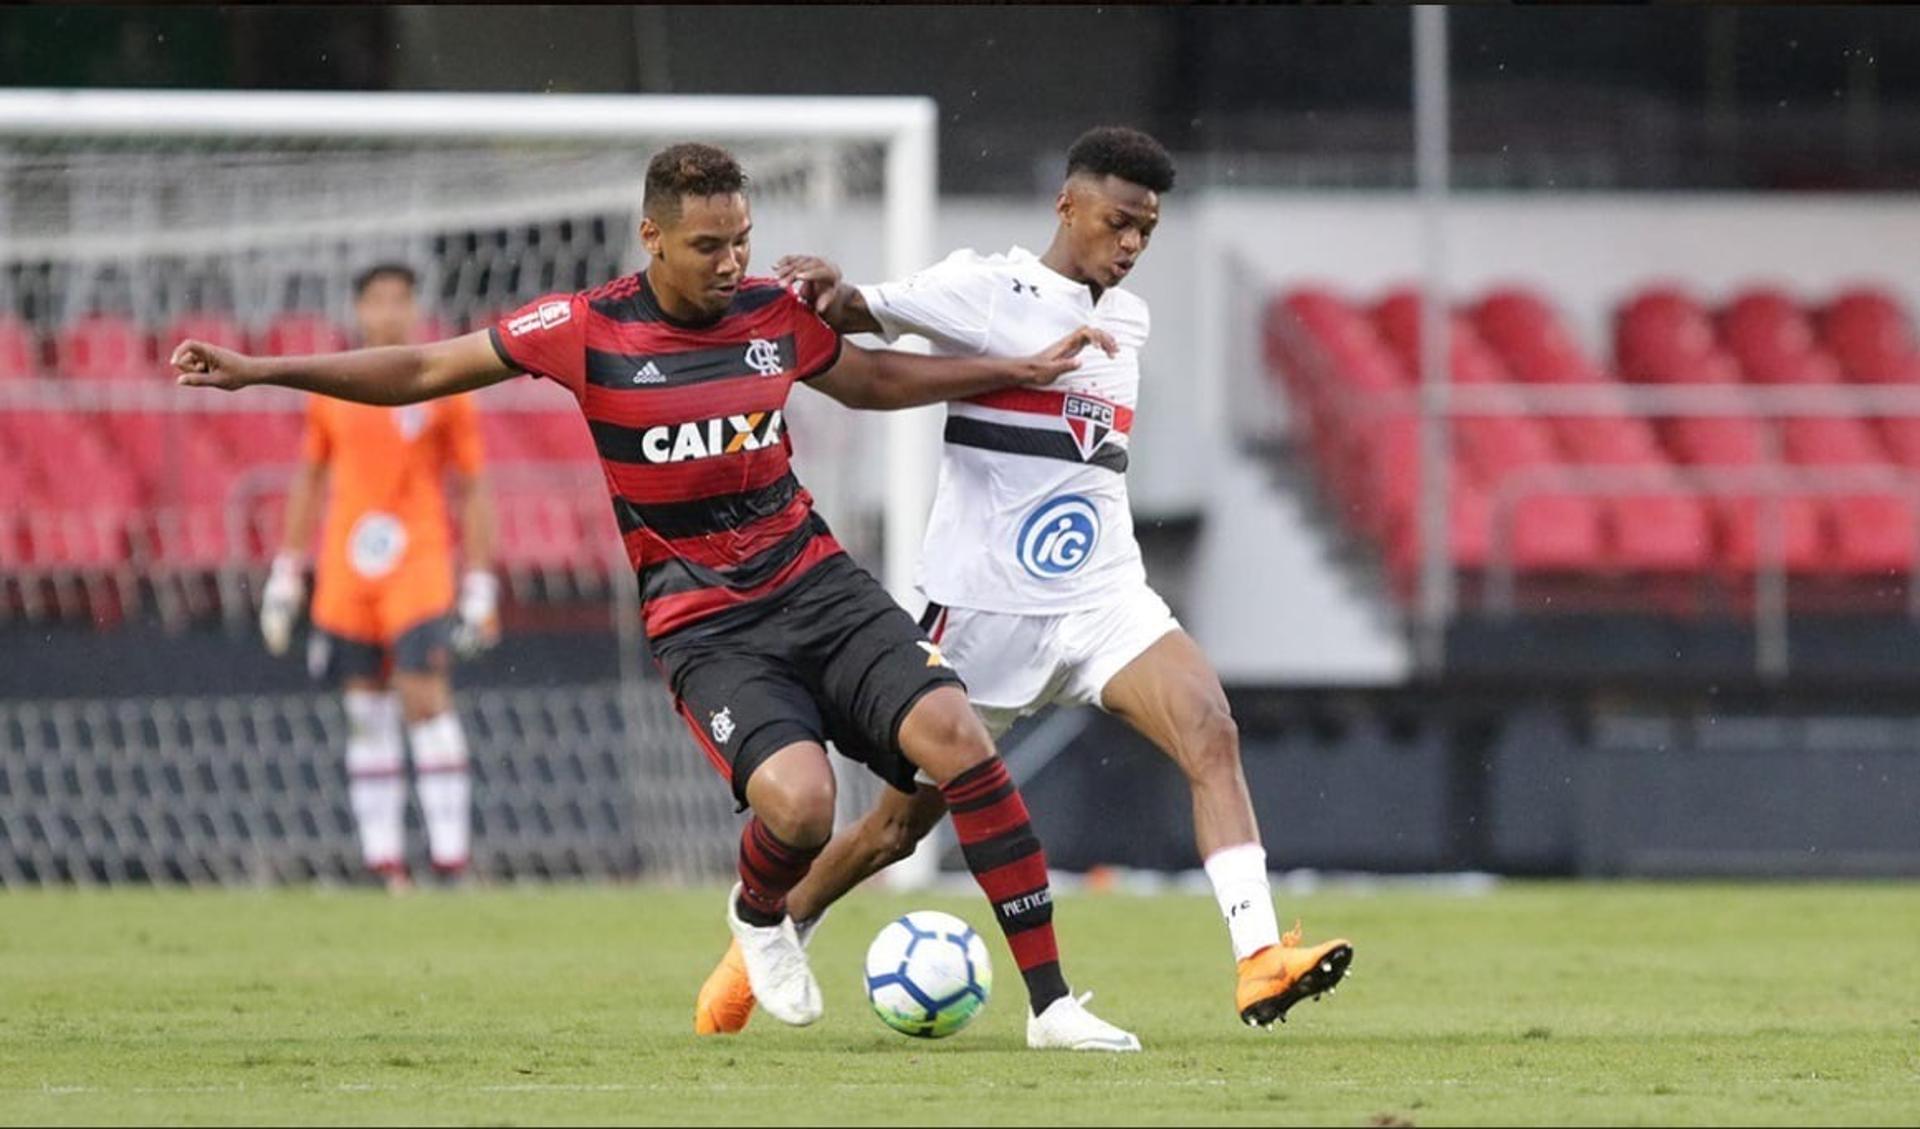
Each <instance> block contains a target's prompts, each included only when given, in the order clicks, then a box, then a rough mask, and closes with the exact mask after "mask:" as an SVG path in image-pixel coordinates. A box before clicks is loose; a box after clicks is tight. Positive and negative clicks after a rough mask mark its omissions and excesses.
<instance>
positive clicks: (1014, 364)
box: [809, 325, 1119, 411]
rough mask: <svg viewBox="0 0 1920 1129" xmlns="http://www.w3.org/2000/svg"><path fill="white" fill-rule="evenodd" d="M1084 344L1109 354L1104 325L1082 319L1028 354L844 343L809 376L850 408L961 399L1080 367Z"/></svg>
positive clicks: (877, 408)
mask: <svg viewBox="0 0 1920 1129" xmlns="http://www.w3.org/2000/svg"><path fill="white" fill-rule="evenodd" d="M1089 347H1092V348H1098V349H1101V350H1104V351H1105V352H1106V354H1107V355H1108V356H1112V355H1113V354H1114V352H1115V351H1116V350H1117V349H1118V348H1119V346H1118V345H1116V344H1115V343H1114V340H1113V337H1112V336H1111V335H1109V334H1108V333H1107V332H1106V331H1105V330H1102V329H1095V328H1093V327H1092V326H1090V325H1083V326H1081V327H1080V328H1079V329H1076V330H1074V331H1073V332H1072V333H1069V334H1067V335H1066V336H1065V337H1062V338H1061V339H1060V340H1058V341H1056V342H1054V343H1053V344H1052V345H1049V346H1047V347H1046V348H1045V349H1042V350H1041V351H1040V352H1038V353H1035V354H1033V355H1032V356H1030V357H923V356H921V355H919V354H918V353H902V352H898V351H896V350H893V349H877V350H868V349H862V348H860V347H858V346H855V345H846V346H844V347H843V348H842V349H841V351H840V360H839V361H838V363H836V364H835V365H834V366H833V367H832V368H830V369H828V370H827V371H826V372H825V373H823V374H822V375H820V376H818V377H815V378H814V379H813V380H812V381H810V382H809V384H811V386H812V387H814V388H816V389H818V390H820V391H821V392H824V393H826V394H827V395H829V396H831V397H833V398H834V399H836V400H838V401H840V402H841V403H843V404H845V405H847V406H848V407H850V408H867V409H870V410H874V411H891V410H894V409H898V408H917V407H919V406H920V405H922V404H938V403H940V402H942V401H944V400H961V399H965V398H966V397H968V396H978V395H980V394H981V393H983V392H993V391H996V390H997V389H1001V388H1013V387H1019V386H1023V385H1041V384H1052V383H1053V382H1054V381H1055V380H1058V379H1059V378H1060V377H1061V376H1064V375H1065V374H1067V373H1069V372H1072V371H1073V370H1074V369H1077V368H1079V367H1080V359H1079V355H1080V353H1081V351H1082V350H1084V349H1087V348H1089Z"/></svg>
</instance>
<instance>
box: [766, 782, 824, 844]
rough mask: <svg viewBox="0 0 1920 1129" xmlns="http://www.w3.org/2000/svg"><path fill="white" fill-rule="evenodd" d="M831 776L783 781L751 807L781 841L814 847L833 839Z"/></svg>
mask: <svg viewBox="0 0 1920 1129" xmlns="http://www.w3.org/2000/svg"><path fill="white" fill-rule="evenodd" d="M833 801H834V789H833V776H832V774H831V773H827V774H825V775H823V776H809V777H807V778H806V779H802V780H789V781H783V782H782V783H781V784H780V786H779V787H778V788H777V789H772V790H770V794H769V795H767V796H764V797H762V798H761V799H760V801H759V802H758V803H757V804H756V805H755V807H754V814H756V815H758V816H759V817H760V821H761V822H762V823H764V824H766V825H767V830H769V831H772V832H773V833H774V835H775V836H777V837H778V838H779V839H780V840H781V841H782V842H785V843H790V844H792V845H793V846H796V847H817V846H819V845H820V844H822V843H825V842H826V841H827V840H828V839H829V838H831V837H832V836H833Z"/></svg>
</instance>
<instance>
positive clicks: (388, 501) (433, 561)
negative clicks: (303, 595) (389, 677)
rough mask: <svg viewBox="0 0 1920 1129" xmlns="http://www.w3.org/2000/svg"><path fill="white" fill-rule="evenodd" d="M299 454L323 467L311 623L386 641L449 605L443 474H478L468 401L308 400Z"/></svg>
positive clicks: (475, 425)
mask: <svg viewBox="0 0 1920 1129" xmlns="http://www.w3.org/2000/svg"><path fill="white" fill-rule="evenodd" d="M303 453H304V454H305V457H306V458H307V460H308V461H309V462H315V463H320V464H322V465H324V466H325V467H326V468H327V471H328V474H327V480H328V497H327V509H326V519H325V522H324V523H323V525H322V529H321V539H320V555H319V557H318V558H317V559H316V561H315V568H314V574H315V575H314V592H313V619H314V622H315V623H316V624H318V625H319V626H320V627H322V628H323V629H325V630H327V631H329V632H331V633H333V634H335V635H339V636H343V637H345V638H348V639H355V640H361V641H365V642H377V643H391V642H392V641H393V640H395V639H397V638H399V636H400V635H402V634H403V633H405V632H406V631H407V630H408V629H409V628H412V627H415V626H417V625H419V624H420V623H422V622H424V621H426V620H428V619H431V618H433V617H434V616H438V615H444V614H446V613H447V612H448V611H449V610H450V609H451V608H452V606H453V542H452V537H451V533H450V530H449V528H448V521H447V505H446V496H445V491H444V489H443V483H444V481H445V477H446V472H447V471H448V470H458V471H461V472H463V473H465V474H467V475H474V474H478V473H479V472H480V467H481V449H480V418H479V414H478V412H477V411H476V409H475V408H474V405H473V401H472V399H471V398H470V397H468V396H453V397H449V398H446V399H441V400H434V401H431V402H429V403H425V404H409V405H406V406H403V407H397V408H385V407H375V406H373V405H369V404H353V403H348V402H347V401H345V400H334V399H329V398H327V397H324V396H313V397H310V398H309V399H308V401H307V426H306V437H305V440H304V443H303Z"/></svg>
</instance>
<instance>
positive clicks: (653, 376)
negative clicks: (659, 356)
mask: <svg viewBox="0 0 1920 1129" xmlns="http://www.w3.org/2000/svg"><path fill="white" fill-rule="evenodd" d="M633 382H634V383H635V384H665V383H666V382H667V374H666V373H664V372H661V371H660V366H659V365H656V364H654V363H653V362H652V361H648V362H647V363H646V365H645V366H644V367H642V368H641V370H640V371H639V372H636V373H634V374H633Z"/></svg>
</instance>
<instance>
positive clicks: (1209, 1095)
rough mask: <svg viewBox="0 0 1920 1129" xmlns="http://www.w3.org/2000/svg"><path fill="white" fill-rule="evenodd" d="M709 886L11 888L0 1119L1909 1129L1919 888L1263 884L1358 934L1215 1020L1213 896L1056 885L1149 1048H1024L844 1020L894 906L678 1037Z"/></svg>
mask: <svg viewBox="0 0 1920 1129" xmlns="http://www.w3.org/2000/svg"><path fill="white" fill-rule="evenodd" d="M719 904H720V895H719V893H718V891H717V890H714V891H663V890H652V889H646V888H633V889H620V888H591V889H577V888H576V889H569V888H551V889H528V890H520V889H510V890H489V891H477V892H455V893H439V894H435V893H425V894H421V895H418V896H415V897H412V898H407V899H399V900H390V899H388V898H386V897H384V896H381V895H376V894H371V893H359V892H353V893H348V892H328V891H314V892H306V891H278V892H260V893H249V892H242V893H184V892H156V893H146V892H133V893H121V892H113V893H99V892H70V893H31V892H30V893H11V894H6V895H4V896H0V1123H6V1124H20V1123H103V1122H104V1123H143V1124H154V1123H159V1124H205V1123H256V1124H258V1123H265V1124H275V1123H311V1122H353V1123H395V1122H431V1123H457V1124H533V1123H555V1122H568V1123H581V1122H597V1123H617V1122H653V1123H659V1122H680V1123H692V1122H699V1123H731V1124H737V1123H768V1124H774V1123H850V1122H854V1123H866V1124H887V1125H909V1124H920V1123H926V1122H949V1123H990V1124H997V1123H1006V1124H1016V1123H1018V1124H1085V1125H1120V1124H1141V1123H1193V1122H1207V1123H1216V1124H1231V1125H1243V1124H1267V1123H1313V1124H1336V1125H1369V1124H1407V1123H1412V1124H1417V1125H1440V1124H1461V1123H1488V1122H1496V1123H1535V1124H1537V1123H1615V1124H1630V1123H1674V1122H1687V1123H1695V1124H1702V1123H1722V1124H1724V1123H1736V1122H1737V1123H1747V1124H1753V1123H1808V1122H1817V1123H1824V1124H1833V1125H1853V1124H1875V1125H1877V1124H1909V1125H1912V1124H1920V887H1915V886H1912V885H1905V886H1901V885H1885V886H1812V885H1805V886H1761V885H1755V886H1724V885H1713V886H1706V885H1671V886H1640V885H1626V886H1605V885H1559V884H1552V885H1548V884H1540V885H1532V884H1528V885H1509V886H1504V887H1501V888H1499V889H1498V890H1497V891H1496V892H1494V893H1492V894H1488V895H1483V896H1463V895H1447V894H1441V893H1431V892H1418V891H1411V890H1405V889H1400V890H1391V891H1387V892H1378V893H1373V894H1366V893H1360V892H1349V893H1322V894H1317V895H1315V896H1312V897H1309V898H1287V899H1283V905H1282V909H1283V911H1285V912H1286V913H1287V914H1288V915H1292V914H1294V913H1298V914H1299V915H1301V916H1303V917H1305V919H1306V924H1307V929H1308V933H1309V936H1310V937H1321V936H1325V935H1326V934H1327V933H1328V932H1329V931H1331V930H1338V931H1339V932H1342V933H1344V934H1346V935H1347V936H1349V937H1351V938H1352V939H1353V941H1354V942H1355V945H1356V948H1357V954H1358V955H1357V956H1356V958H1355V961H1354V966H1353V967H1354V973H1355V975H1354V978H1353V979H1352V980H1351V981H1350V982H1349V983H1348V985H1346V986H1345V987H1343V989H1342V990H1341V991H1340V993H1339V994H1338V995H1337V996H1336V997H1332V998H1330V999H1328V1000H1326V1001H1323V1002H1320V1003H1318V1004H1314V1003H1307V1004H1302V1005H1301V1006H1300V1007H1299V1008H1298V1009H1297V1010H1296V1011H1295V1013H1294V1020H1293V1022H1292V1023H1290V1024H1288V1025H1287V1026H1286V1027H1285V1028H1283V1029H1279V1030H1276V1031H1275V1032H1273V1033H1271V1034H1263V1033H1260V1032H1255V1031H1249V1030H1245V1029H1243V1028H1241V1027H1239V1026H1238V1025H1237V1024H1236V1022H1235V1021H1234V1017H1233V1014H1232V1008H1231V995H1230V993H1231V972H1230V964H1231V962H1230V961H1229V959H1228V956H1227V953H1226V951H1225V942H1224V934H1223V930H1222V928H1221V926H1220V923H1219V921H1218V918H1217V916H1216V912H1215V910H1214V907H1213V904H1212V902H1211V900H1209V899H1206V898H1203V897H1195V896H1178V895H1168V896H1163V897H1152V898H1148V897H1131V896H1124V895H1107V896H1094V895H1075V896H1066V897H1063V898H1062V899H1061V903H1060V911H1059V915H1058V920H1059V922H1060V924H1061V926H1062V930H1063V933H1062V941H1063V945H1064V946H1065V949H1066V953H1067V968H1068V973H1069V976H1070V977H1071V978H1072V979H1073V981H1074V983H1075V985H1076V986H1077V987H1080V988H1093V989H1096V990H1097V991H1098V997H1097V999H1096V1001H1095V1006H1096V1008H1097V1009H1098V1010H1099V1011H1101V1012H1102V1013H1103V1014H1105V1015H1107V1016H1108V1017H1110V1018H1111V1019H1113V1020H1115V1021H1116V1022H1119V1023H1122V1024H1123V1025H1126V1026H1128V1027H1131V1028H1133V1029H1134V1030H1136V1031H1138V1032H1139V1034H1140V1035H1141V1037H1142V1039H1143V1040H1144V1041H1145V1043H1146V1046H1147V1050H1146V1052H1145V1053H1143V1054H1140V1055H1136V1056H1093V1055H1061V1054H1036V1053H1032V1052H1029V1051H1027V1050H1025V1048H1024V1046H1023V1041H1022V1040H1023V1027H1022V1004H1023V1000H1022V998H1021V992H1020V990H1019V979H1018V976H1017V975H1016V974H1015V972H1014V969H1013V966H1012V962H1011V959H1010V958H1009V957H1008V956H1007V955H1006V950H1005V947H1004V946H1003V945H1001V944H1000V943H999V941H998V939H997V938H996V939H995V942H994V956H995V963H996V971H997V972H998V973H999V978H998V984H999V992H998V994H997V995H996V996H995V998H994V1000H993V1001H992V1003H991V1004H990V1006H989V1007H988V1009H987V1011H986V1013H985V1014H984V1015H983V1016H982V1018H981V1019H980V1020H979V1021H978V1022H977V1023H976V1024H975V1025H974V1026H973V1027H972V1028H969V1029H968V1030H967V1031H964V1032H962V1033H961V1034H960V1035H959V1036H957V1037H955V1038H953V1039H951V1040H948V1041H945V1042H940V1043H929V1042H921V1041H917V1040H909V1039H905V1038H903V1037H901V1036H898V1035H895V1034H893V1033H892V1032H891V1031H888V1030H887V1029H886V1028H884V1027H882V1026H881V1025H880V1023H879V1022H878V1021H877V1020H876V1019H875V1018H874V1017H873V1016H872V1015H871V1014H870V1013H869V1012H868V1011H867V1009H866V1005H865V1001H864V1000H863V998H862V996H861V994H860V988H859V971H858V970H859V963H860V954H861V952H862V950H863V949H864V947H865V944H866V942H867V940H868V939H869V938H870V937H871V935H872V934H873V932H874V931H875V930H876V929H877V928H878V927H879V926H880V924H881V923H882V922H883V921H884V920H885V919H886V918H887V917H888V916H890V915H892V914H894V913H897V912H900V911H902V910H905V909H910V908H917V907H920V906H930V907H933V908H941V909H948V910H951V911H954V912H958V913H960V914H962V915H963V916H965V917H967V918H969V919H970V920H973V921H975V923H976V924H978V925H990V922H989V921H988V920H987V915H986V913H985V912H984V907H983V906H982V905H981V903H979V902H978V901H976V900H974V899H970V898H952V897H924V896H916V897H910V898H902V897H897V896H892V895H882V894H862V895H860V896H858V897H856V898H854V899H850V900H849V902H848V903H847V904H846V905H844V906H842V907H841V908H840V909H839V910H837V911H836V914H835V916H834V917H833V918H832V919H831V920H830V921H829V922H828V924H827V926H826V928H825V929H824V930H823V931H822V933H821V936H820V939H819V942H818V943H817V945H816V947H815V949H814V954H815V957H814V960H815V967H816V969H817V970H818V971H819V973H820V977H821V980H822V983H823V985H824V987H825V989H826V992H827V1002H828V1007H827V1016H826V1018H825V1019H824V1020H823V1021H822V1022H821V1023H820V1024H818V1025H816V1026H815V1027H813V1028H810V1029H805V1030H793V1029H784V1028H781V1027H780V1026H779V1025H778V1024H777V1023H772V1022H768V1021H767V1020H766V1018H765V1017H764V1016H762V1017H759V1019H757V1020H756V1022H755V1024H754V1026H753V1027H752V1028H751V1029H750V1030H749V1031H748V1032H747V1033H746V1034H745V1035H743V1036H741V1037H738V1038H734V1039H727V1040H699V1041H696V1040H695V1039H694V1038H693V1037H692V1035H691V1033H690V1015H691V1004H692V996H693V992H694V990H695V988H696V987H697V985H698V983H699V980H700V978H701V977H702V976H703V975H704V974H705V972H706V970H707V968H708V966H709V964H710V962H711V961H712V960H713V959H714V958H715V957H716V956H717V955H718V953H719V951H720V946H721V945H722V944H723V942H724V940H725V927H724V925H723V924H722V923H721V921H720V918H719V915H718V910H719Z"/></svg>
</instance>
